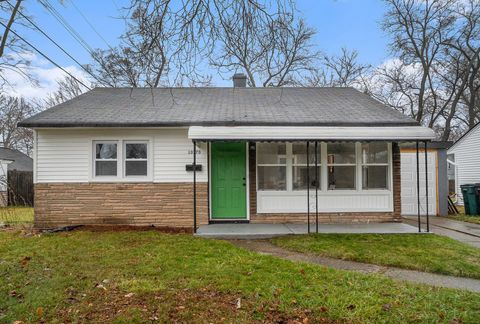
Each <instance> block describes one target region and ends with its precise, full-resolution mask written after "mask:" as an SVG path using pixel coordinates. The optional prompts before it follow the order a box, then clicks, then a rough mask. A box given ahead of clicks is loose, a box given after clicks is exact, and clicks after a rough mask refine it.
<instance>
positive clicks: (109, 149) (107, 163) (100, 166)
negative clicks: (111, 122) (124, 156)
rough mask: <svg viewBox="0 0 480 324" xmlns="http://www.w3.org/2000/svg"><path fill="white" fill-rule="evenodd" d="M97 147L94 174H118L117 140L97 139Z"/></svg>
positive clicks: (95, 146)
mask: <svg viewBox="0 0 480 324" xmlns="http://www.w3.org/2000/svg"><path fill="white" fill-rule="evenodd" d="M94 148H95V163H94V168H95V171H94V174H95V176H96V177H102V176H110V177H112V176H113V177H116V176H117V168H118V160H117V156H118V155H117V149H118V147H117V142H114V141H97V142H95V145H94Z"/></svg>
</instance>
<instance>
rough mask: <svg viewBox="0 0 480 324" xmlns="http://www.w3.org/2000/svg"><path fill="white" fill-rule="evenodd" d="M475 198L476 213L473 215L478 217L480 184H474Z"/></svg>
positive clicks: (479, 211)
mask: <svg viewBox="0 0 480 324" xmlns="http://www.w3.org/2000/svg"><path fill="white" fill-rule="evenodd" d="M475 196H476V198H477V213H476V214H475V215H477V216H480V183H476V184H475Z"/></svg>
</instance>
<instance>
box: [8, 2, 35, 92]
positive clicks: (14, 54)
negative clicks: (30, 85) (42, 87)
mask: <svg viewBox="0 0 480 324" xmlns="http://www.w3.org/2000/svg"><path fill="white" fill-rule="evenodd" d="M23 9H24V8H23V1H22V0H16V1H14V0H9V1H0V87H2V86H4V85H9V86H10V85H11V84H10V83H9V80H8V78H7V77H6V76H5V72H7V71H12V72H14V73H18V74H20V75H21V76H23V77H24V78H26V79H28V80H30V81H32V82H35V80H34V79H33V78H32V76H31V75H30V74H29V73H28V67H29V66H30V64H31V60H30V58H29V56H28V55H26V53H27V52H28V51H29V48H28V46H27V45H26V44H25V43H23V42H22V41H21V40H20V39H19V38H17V37H16V36H15V35H13V33H12V29H13V27H14V23H16V24H17V25H22V26H24V27H28V25H27V24H25V22H24V19H23V18H22V17H21V16H20V15H19V12H20V11H21V10H23Z"/></svg>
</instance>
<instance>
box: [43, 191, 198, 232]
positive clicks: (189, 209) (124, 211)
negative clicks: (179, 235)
mask: <svg viewBox="0 0 480 324" xmlns="http://www.w3.org/2000/svg"><path fill="white" fill-rule="evenodd" d="M207 213H208V204H207V183H197V224H198V225H202V224H208V214H207ZM68 225H134V226H151V225H154V226H158V227H172V228H186V229H192V227H193V187H192V183H37V184H35V227H36V228H41V229H44V228H55V227H61V226H68Z"/></svg>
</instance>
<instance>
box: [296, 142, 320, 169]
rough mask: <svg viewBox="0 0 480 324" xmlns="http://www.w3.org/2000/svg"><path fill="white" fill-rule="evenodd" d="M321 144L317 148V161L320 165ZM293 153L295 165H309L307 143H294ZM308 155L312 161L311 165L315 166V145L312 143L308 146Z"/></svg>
mask: <svg viewBox="0 0 480 324" xmlns="http://www.w3.org/2000/svg"><path fill="white" fill-rule="evenodd" d="M320 146H321V145H320V143H318V148H317V159H318V160H317V161H318V164H320V162H321V158H320V156H321V154H320ZM292 153H293V164H307V143H294V144H293V145H292ZM308 155H309V159H310V164H312V165H313V164H315V143H310V145H309V146H308Z"/></svg>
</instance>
